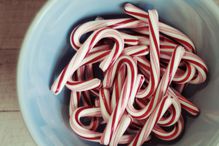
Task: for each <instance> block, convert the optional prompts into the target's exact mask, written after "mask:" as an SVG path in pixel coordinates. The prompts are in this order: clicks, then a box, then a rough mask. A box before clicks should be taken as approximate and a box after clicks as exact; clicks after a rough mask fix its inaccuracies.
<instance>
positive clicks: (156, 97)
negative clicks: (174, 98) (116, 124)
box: [127, 46, 185, 119]
mask: <svg viewBox="0 0 219 146" xmlns="http://www.w3.org/2000/svg"><path fill="white" fill-rule="evenodd" d="M184 52H185V50H184V48H183V47H181V46H178V47H177V49H175V51H174V53H173V55H172V57H171V59H170V62H169V64H168V67H167V69H166V71H165V73H164V75H163V76H162V79H161V81H160V83H159V86H158V88H157V90H156V92H155V93H154V94H153V97H152V98H151V100H150V102H149V103H148V104H147V105H146V106H145V108H143V109H141V110H137V109H135V108H134V106H133V103H131V100H130V102H129V104H128V107H127V108H128V109H129V110H128V112H129V114H130V115H132V117H133V118H137V119H145V118H147V117H148V116H149V115H150V114H151V112H152V111H153V109H155V108H156V106H157V104H158V103H159V101H160V100H161V98H162V97H163V95H164V94H165V93H166V91H167V88H168V86H169V85H170V83H171V81H172V79H173V77H174V75H175V73H176V70H177V67H178V65H179V63H180V61H181V59H182V56H183V55H184Z"/></svg>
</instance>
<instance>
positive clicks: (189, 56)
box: [160, 48, 208, 84]
mask: <svg viewBox="0 0 219 146" xmlns="http://www.w3.org/2000/svg"><path fill="white" fill-rule="evenodd" d="M173 51H174V48H161V55H160V57H161V58H162V59H167V60H169V59H170V56H171V54H172V52H173ZM183 61H185V62H187V63H188V65H190V67H191V68H192V72H191V76H190V78H192V77H193V75H192V74H193V73H194V67H195V69H196V70H197V72H196V74H197V75H196V77H195V78H193V79H192V80H190V81H189V83H191V84H200V83H203V82H204V81H205V80H206V78H207V73H208V69H207V66H206V65H205V63H204V61H203V60H202V59H201V58H200V57H199V56H197V55H196V54H194V53H192V52H188V51H186V52H185V54H184V56H183ZM190 78H189V79H190Z"/></svg>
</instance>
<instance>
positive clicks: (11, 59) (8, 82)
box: [0, 0, 46, 146]
mask: <svg viewBox="0 0 219 146" xmlns="http://www.w3.org/2000/svg"><path fill="white" fill-rule="evenodd" d="M45 1H46V0H0V143H1V144H0V145H2V146H35V145H36V144H35V142H34V141H33V140H32V138H31V136H30V134H29V132H28V131H27V129H26V127H25V125H24V122H23V119H22V117H21V113H20V110H19V105H18V102H17V93H16V66H17V59H18V54H19V50H20V46H21V43H22V40H23V38H24V35H25V32H26V30H27V28H28V26H29V24H30V22H31V21H32V19H33V18H34V15H35V14H36V12H37V11H38V10H39V9H40V8H41V6H42V5H43V4H44V3H45Z"/></svg>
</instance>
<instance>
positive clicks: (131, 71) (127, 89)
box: [101, 56, 137, 145]
mask: <svg viewBox="0 0 219 146" xmlns="http://www.w3.org/2000/svg"><path fill="white" fill-rule="evenodd" d="M121 63H122V64H124V65H126V66H127V77H126V79H125V82H124V84H123V88H122V91H121V95H120V98H119V101H118V104H117V105H116V108H115V109H114V110H113V112H112V114H111V116H110V118H109V120H108V123H107V125H106V128H105V130H104V133H103V136H102V137H101V143H102V144H105V145H108V144H109V141H110V139H111V138H112V135H113V133H114V132H115V130H116V128H117V126H118V123H119V121H120V119H121V115H122V114H123V113H124V111H125V108H126V106H127V104H128V100H129V98H130V96H131V94H133V93H132V89H133V86H134V83H135V81H136V78H137V66H136V64H135V62H134V60H133V59H132V58H131V57H128V56H122V57H120V58H119V59H118V61H117V62H116V63H115V65H114V66H113V68H112V70H113V71H112V72H114V71H115V70H117V67H118V66H120V65H121ZM112 78H113V77H112ZM103 87H104V84H103Z"/></svg>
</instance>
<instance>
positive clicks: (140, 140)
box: [129, 96, 172, 146]
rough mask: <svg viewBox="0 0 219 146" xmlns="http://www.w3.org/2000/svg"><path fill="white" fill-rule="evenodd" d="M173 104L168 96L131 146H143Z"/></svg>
mask: <svg viewBox="0 0 219 146" xmlns="http://www.w3.org/2000/svg"><path fill="white" fill-rule="evenodd" d="M171 104H172V101H171V98H169V97H168V96H166V97H164V98H163V100H162V101H161V102H160V104H159V105H158V106H157V107H156V109H155V110H154V112H153V113H152V114H151V116H150V117H149V119H148V120H147V121H146V123H145V125H144V126H143V128H142V129H141V131H140V132H139V133H138V134H137V135H136V136H135V138H134V139H133V141H132V142H131V143H130V144H129V145H130V146H141V145H142V144H143V143H144V142H145V140H146V139H147V137H148V136H149V135H150V133H151V131H152V129H153V127H154V125H155V124H156V123H157V121H158V120H159V119H160V118H161V117H162V116H163V114H164V113H165V112H166V111H167V109H168V108H169V107H170V105H171Z"/></svg>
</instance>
